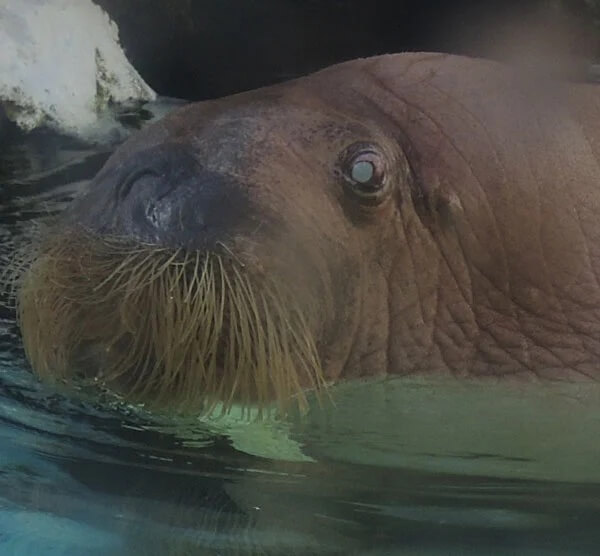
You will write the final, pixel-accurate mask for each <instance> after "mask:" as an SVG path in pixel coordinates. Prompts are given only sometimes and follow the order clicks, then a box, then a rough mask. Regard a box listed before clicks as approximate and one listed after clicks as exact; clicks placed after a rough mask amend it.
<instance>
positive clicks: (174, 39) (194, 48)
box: [96, 0, 600, 100]
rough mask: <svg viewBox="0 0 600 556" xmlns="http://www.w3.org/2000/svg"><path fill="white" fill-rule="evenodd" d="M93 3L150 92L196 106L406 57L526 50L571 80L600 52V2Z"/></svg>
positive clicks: (516, 54) (519, 54) (511, 54)
mask: <svg viewBox="0 0 600 556" xmlns="http://www.w3.org/2000/svg"><path fill="white" fill-rule="evenodd" d="M96 2H97V3H98V4H99V5H101V6H102V7H104V8H105V9H106V10H107V11H108V12H109V14H110V15H111V17H112V18H113V19H114V20H115V21H116V23H117V24H118V26H119V29H120V34H121V42H122V44H123V46H124V48H125V50H126V52H127V54H128V56H129V58H130V61H131V62H132V63H133V65H134V66H135V67H136V68H137V69H138V70H139V71H140V73H141V74H142V76H143V77H144V78H145V79H146V80H147V81H148V82H149V83H150V85H151V86H153V87H154V88H155V89H156V90H157V91H158V92H159V93H161V94H163V95H168V96H175V97H180V98H187V99H194V100H195V99H205V98H213V97H219V96H223V95H226V94H230V93H233V92H237V91H241V90H246V89H250V88H255V87H258V86H261V85H267V84H271V83H274V82H277V81H281V80H284V79H288V78H290V77H294V76H297V75H301V74H305V73H308V72H311V71H314V70H316V69H319V68H321V67H324V66H327V65H330V64H332V63H335V62H339V61H342V60H346V59H350V58H356V57H359V56H368V55H373V54H380V53H386V52H399V51H402V50H435V51H443V52H452V53H461V54H470V55H478V56H484V57H491V58H516V59H517V61H520V60H522V59H523V58H524V56H523V52H526V53H528V54H532V53H535V54H536V55H540V53H542V54H543V56H542V57H543V58H544V60H545V62H548V63H549V64H550V65H551V66H552V71H561V72H566V73H568V74H569V75H570V76H571V77H574V78H579V77H580V76H581V75H582V74H581V68H582V67H583V64H584V63H587V62H588V61H590V60H593V59H595V58H597V56H598V53H599V52H600V42H599V40H598V39H599V36H600V35H599V33H598V32H597V29H598V21H599V19H600V1H599V0H519V1H514V0H505V1H502V2H500V1H495V2H494V1H487V2H486V1H485V0H479V1H477V0H445V1H444V0H437V1H435V0H360V1H357V0H96ZM559 58H560V63H559ZM536 63H537V64H538V65H539V63H540V62H539V60H538V61H537V62H536ZM557 68H559V69H558V70H557Z"/></svg>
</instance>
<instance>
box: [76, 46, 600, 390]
mask: <svg viewBox="0 0 600 556" xmlns="http://www.w3.org/2000/svg"><path fill="white" fill-rule="evenodd" d="M598 122H600V90H598V89H597V88H596V87H594V86H590V85H575V84H558V83H543V82H542V83H541V82H539V81H538V82H535V81H534V80H533V79H528V78H527V77H526V76H523V75H519V74H517V73H515V72H513V71H512V70H511V69H509V68H506V67H504V66H501V65H498V64H496V63H493V62H487V61H481V60H471V59H467V58H462V57H455V56H446V55H438V54H399V55H392V56H382V57H376V58H371V59H365V60H356V61H352V62H348V63H345V64H341V65H338V66H334V67H332V68H328V69H326V70H324V71H321V72H319V73H316V74H313V75H311V76H308V77H305V78H302V79H298V80H295V81H291V82H289V83H285V84H283V85H278V86H275V87H271V88H267V89H261V90H257V91H252V92H249V93H244V94H240V95H236V96H233V97H228V98H225V99H221V100H216V101H210V102H203V103H197V104H192V105H190V106H188V107H186V108H183V109H181V110H179V111H177V112H175V113H173V114H172V115H170V116H168V117H167V118H165V119H164V120H163V121H161V122H159V123H157V124H155V125H154V126H152V127H150V128H148V129H146V130H144V131H142V132H140V133H139V134H138V135H136V136H135V137H133V138H132V139H131V140H130V141H128V142H127V143H126V144H125V145H123V146H122V147H121V148H120V149H119V150H118V151H117V152H116V153H115V155H113V157H112V158H111V159H110V160H109V162H108V163H107V166H106V167H105V169H104V170H103V171H102V172H101V173H100V175H99V176H98V177H97V178H96V180H95V182H94V183H93V184H92V186H91V191H90V193H89V194H88V195H87V196H85V197H83V198H82V199H81V200H80V201H78V202H76V203H75V204H74V205H73V207H72V209H71V211H70V212H69V214H68V215H67V216H66V218H67V220H68V221H69V222H70V223H71V224H70V225H74V226H77V225H81V226H84V227H86V228H90V229H92V230H94V231H96V232H99V233H101V234H102V233H120V234H121V235H123V234H124V235H127V236H128V237H131V238H132V239H134V240H136V241H138V240H139V241H146V242H155V243H157V244H161V245H162V244H165V245H169V246H183V247H185V248H186V249H201V250H210V249H213V248H215V245H220V244H226V245H227V248H228V250H230V251H231V252H233V253H235V256H236V257H238V258H239V259H240V260H242V261H243V262H244V264H245V265H246V266H247V267H248V268H249V269H251V270H252V271H253V272H259V273H260V272H264V273H268V274H272V273H275V274H277V276H278V277H279V278H280V279H281V280H283V281H284V282H285V283H286V284H288V285H289V287H290V288H291V289H292V290H293V291H294V292H295V295H297V296H298V297H299V298H301V299H305V300H306V303H307V304H311V303H312V304H315V303H316V304H317V305H318V306H319V308H320V309H319V315H318V317H317V318H315V319H314V321H311V323H312V324H311V325H312V326H313V330H314V334H315V337H316V340H317V346H318V349H319V356H320V358H321V361H322V364H323V368H324V372H325V376H326V377H327V378H328V379H331V380H334V381H335V380H338V379H348V378H354V377H359V376H372V375H382V374H390V373H393V374H411V373H446V374H453V375H457V376H473V375H475V376H480V375H493V376H508V375H510V376H519V377H521V376H523V377H528V376H530V377H540V378H560V379H563V378H565V379H567V378H587V377H591V378H595V377H596V376H597V375H600V371H599V370H598V368H599V366H598V359H599V358H600V286H599V284H600V282H599V273H600V224H599V217H600V167H599V161H600V159H599V157H600V124H599V123H598ZM355 143H361V144H366V145H371V146H373V145H374V146H375V147H374V148H375V149H376V151H377V153H378V154H377V156H378V160H379V161H380V163H381V164H383V166H384V173H385V182H386V184H387V189H386V190H385V192H384V193H382V194H381V197H380V198H378V199H377V200H376V202H370V203H365V202H364V201H362V200H361V198H360V197H358V196H356V195H355V194H354V193H353V190H352V187H348V183H349V182H348V174H349V173H351V169H348V168H347V167H345V166H344V164H345V162H344V161H345V160H347V154H344V153H347V149H348V147H349V146H350V145H353V144H355ZM183 151H185V153H186V154H185V157H187V158H185V157H184V158H185V160H183V159H181V160H180V154H181V152H183ZM147 153H150V154H147ZM165 153H167V154H165ZM161 157H165V160H166V162H165V163H164V167H161V168H162V170H160V172H158V173H157V175H159V176H160V178H159V179H162V180H163V181H164V180H166V181H167V182H168V183H170V185H173V187H174V189H173V191H172V192H171V193H169V195H171V197H170V198H169V199H171V200H167V201H164V198H165V197H164V196H163V197H160V199H162V200H163V206H162V207H159V208H158V209H157V208H156V203H157V202H156V199H155V200H154V201H153V202H152V203H150V202H149V201H148V202H147V201H144V207H146V209H147V208H148V206H150V207H151V209H152V210H151V211H150V212H151V213H152V225H151V226H149V225H147V224H148V223H147V222H142V223H141V222H140V219H142V220H143V218H142V217H141V216H140V214H141V213H140V211H139V210H138V211H137V212H136V210H137V209H136V208H135V206H134V205H132V204H131V203H130V200H131V199H133V201H132V202H133V203H134V204H135V202H137V201H139V200H140V199H145V196H146V193H145V192H144V191H145V189H144V188H150V187H154V185H148V184H147V183H146V182H145V181H144V178H142V179H141V180H138V182H137V183H135V182H134V183H133V185H132V186H131V189H130V190H128V191H127V192H126V194H124V195H121V196H119V195H117V197H115V196H114V190H115V188H117V186H118V183H117V182H119V180H122V175H121V174H120V172H121V173H122V172H123V171H124V170H123V169H124V168H130V167H133V168H142V167H143V165H144V164H146V163H147V161H148V160H157V159H161ZM344 157H346V158H344ZM194 164H198V165H200V166H201V168H202V172H203V173H204V174H203V175H206V176H208V177H206V179H205V178H203V179H202V180H199V181H198V180H197V181H194V179H193V176H194V168H195V166H194ZM179 168H183V170H182V172H184V174H185V175H184V176H183V178H181V180H182V182H185V183H186V184H188V185H186V188H184V189H185V191H187V193H186V194H185V195H184V194H183V193H182V191H183V190H184V189H181V188H179V189H178V188H177V187H176V186H177V184H176V183H175V182H176V181H177V179H178V178H177V176H178V175H179V174H177V171H178V170H177V169H179ZM127 171H128V172H130V170H127ZM198 171H199V170H198ZM186 172H187V173H186ZM119 176H121V177H119ZM190 176H191V177H190ZM206 183H209V185H206ZM190 184H191V185H190ZM194 184H195V185H194ZM219 188H220V189H219ZM196 192H201V193H198V195H196ZM157 198H158V196H157ZM115 199H117V200H116V201H115ZM182 199H184V201H185V202H181V201H182ZM128 203H129V204H128ZM189 207H192V209H191V212H190V213H189V214H188V213H186V212H185V211H186V210H187V209H188V208H189ZM142 212H144V211H142ZM184 213H185V214H184ZM144 214H146V216H147V215H148V214H149V212H148V210H146V211H145V212H144ZM174 215H175V216H174ZM182 215H183V216H182ZM195 217H197V218H198V219H200V220H201V223H200V225H196V224H198V222H197V221H194V222H195V223H194V224H190V222H192V220H194V218H195ZM178 223H179V224H178Z"/></svg>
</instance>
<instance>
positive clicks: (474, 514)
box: [0, 135, 600, 556]
mask: <svg viewBox="0 0 600 556" xmlns="http://www.w3.org/2000/svg"><path fill="white" fill-rule="evenodd" d="M109 150H110V149H106V148H100V147H98V148H90V147H85V146H82V145H79V144H76V143H72V142H70V141H67V140H64V139H61V138H58V137H55V136H48V135H36V136H30V137H28V138H26V139H24V138H22V137H21V138H20V137H15V138H12V139H11V140H10V141H7V142H6V143H5V144H4V145H3V148H2V149H1V150H0V261H2V263H0V264H5V263H4V261H5V260H6V259H5V257H6V256H7V255H8V254H9V253H10V252H11V251H12V250H13V249H14V248H15V247H18V246H19V245H22V244H23V242H24V241H26V239H27V236H28V234H29V233H30V229H31V228H30V227H31V224H32V223H33V222H35V221H37V220H38V219H40V218H43V217H45V216H48V215H52V214H55V213H57V212H59V211H60V210H62V209H63V208H64V206H65V204H66V203H67V202H68V201H69V200H70V199H71V198H72V196H73V195H75V194H77V193H78V192H79V191H80V190H81V189H82V188H84V187H85V184H86V182H87V180H88V179H89V178H90V177H92V176H93V175H94V173H95V172H96V171H97V170H98V169H99V167H100V166H101V164H102V163H103V161H104V160H105V159H106V157H107V156H108V154H109ZM599 437H600V388H599V387H597V386H595V385H589V384H588V385H572V384H571V385H569V384H553V385H548V384H517V383H515V384H507V383H502V382H500V383H496V382H491V381H488V382H482V383H465V382H457V381H453V380H432V379H427V380H426V379H410V380H409V379H403V380H399V379H396V380H374V381H372V382H369V383H360V384H347V385H343V386H340V387H338V388H336V389H334V390H333V391H332V402H331V403H324V404H322V405H319V404H317V403H314V404H313V405H312V406H311V410H310V411H309V413H308V415H306V416H304V417H303V418H301V419H299V418H297V419H294V418H290V419H289V420H288V421H287V422H283V421H277V420H271V421H269V422H266V423H255V422H248V421H247V420H245V419H241V418H238V417H236V415H235V413H234V414H232V415H230V416H228V417H227V418H216V417H215V418H210V419H204V420H202V421H200V420H196V419H187V420H185V421H184V420H181V419H180V420H175V419H172V418H168V417H167V416H156V415H154V416H153V415H148V414H146V413H145V412H144V411H143V409H141V408H133V407H128V406H125V405H119V404H116V403H115V402H114V401H111V402H108V401H107V402H106V403H102V400H88V401H82V400H81V399H75V398H69V397H67V396H65V395H64V394H62V393H60V392H58V391H55V390H54V389H52V388H51V387H49V386H46V385H42V384H40V383H39V382H38V381H37V380H36V379H35V378H34V377H33V376H32V375H31V374H30V370H29V367H28V365H27V363H26V361H25V359H24V356H23V352H22V348H21V343H20V339H19V337H18V333H17V329H16V326H15V322H14V314H13V313H12V311H11V310H9V309H3V308H0V554H11V555H27V556H30V555H38V554H39V555H49V556H52V555H67V554H68V555H82V554H86V555H126V554H132V555H133V554H136V555H137V554H141V555H143V554H148V555H161V556H162V555H171V554H172V555H187V554H190V555H191V554H194V555H196V554H282V555H284V554H435V555H438V554H439V555H442V554H596V553H597V552H598V547H599V546H600V531H599V530H598V527H597V524H598V522H599V521H600V465H599V464H600V447H598V444H597V438H599Z"/></svg>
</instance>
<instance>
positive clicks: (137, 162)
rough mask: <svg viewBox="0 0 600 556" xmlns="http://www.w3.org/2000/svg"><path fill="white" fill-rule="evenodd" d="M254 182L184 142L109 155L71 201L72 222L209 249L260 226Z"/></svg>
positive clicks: (138, 239)
mask: <svg viewBox="0 0 600 556" xmlns="http://www.w3.org/2000/svg"><path fill="white" fill-rule="evenodd" d="M250 189H251V186H250V184H248V183H245V182H243V181H242V180H240V179H239V178H237V177H235V178H234V177H233V176H230V175H227V174H226V173H218V172H215V171H212V170H209V169H207V168H206V167H205V166H204V165H203V164H202V163H201V161H199V160H198V158H197V157H196V156H195V155H194V153H193V152H192V151H191V149H190V148H189V146H187V145H186V144H183V143H177V142H173V143H165V144H161V145H158V146H155V147H152V148H150V149H147V150H141V151H138V152H136V153H134V154H132V155H131V157H130V158H128V159H126V160H125V161H121V162H119V163H118V164H116V165H111V163H110V161H109V163H108V165H107V167H105V169H103V170H102V171H101V172H100V174H98V176H97V177H96V179H95V180H94V181H93V182H92V184H91V185H90V188H89V191H88V192H87V193H86V194H85V195H84V196H83V197H81V198H80V199H78V200H77V201H76V202H75V203H73V204H72V206H71V208H70V209H69V211H68V213H67V214H66V215H65V217H66V223H67V224H69V225H73V226H79V227H82V228H84V229H86V230H87V231H90V232H92V233H95V234H98V235H100V236H112V237H119V238H125V239H128V240H133V241H136V242H141V243H148V244H154V245H160V246H165V247H173V248H178V247H183V248H186V249H202V250H204V249H210V248H212V247H214V246H215V245H216V244H218V243H227V241H228V240H229V239H231V238H232V237H235V236H236V235H238V234H242V233H249V232H251V230H252V229H256V228H257V226H259V224H262V219H261V218H259V211H258V208H257V204H256V202H255V201H254V200H253V199H252V198H251V194H250Z"/></svg>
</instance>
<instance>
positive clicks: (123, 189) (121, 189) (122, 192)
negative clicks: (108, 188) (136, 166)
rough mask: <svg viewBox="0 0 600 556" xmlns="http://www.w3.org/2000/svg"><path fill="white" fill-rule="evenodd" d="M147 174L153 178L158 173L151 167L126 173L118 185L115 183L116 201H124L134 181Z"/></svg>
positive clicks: (156, 176)
mask: <svg viewBox="0 0 600 556" xmlns="http://www.w3.org/2000/svg"><path fill="white" fill-rule="evenodd" d="M147 176H151V177H153V178H158V177H159V175H158V174H157V173H156V172H155V171H154V170H152V169H151V168H144V169H142V170H137V171H135V172H133V173H132V174H130V175H128V176H127V177H126V178H125V179H124V180H123V181H122V182H121V183H120V184H119V185H117V187H116V189H115V193H116V198H117V202H120V201H124V200H125V199H126V198H127V197H129V195H130V193H131V190H132V189H133V186H134V185H135V184H136V182H138V181H140V180H141V179H142V178H145V177H147Z"/></svg>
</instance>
